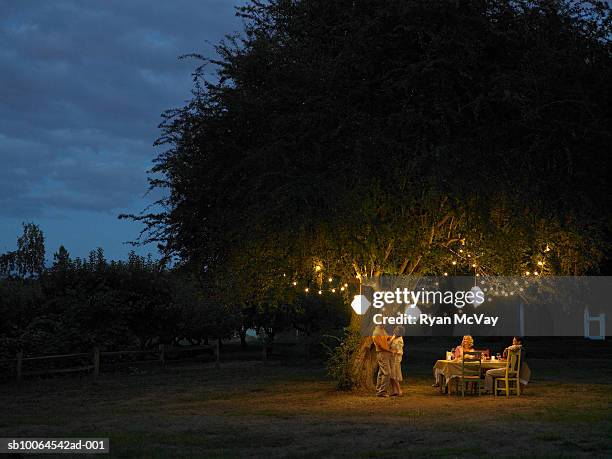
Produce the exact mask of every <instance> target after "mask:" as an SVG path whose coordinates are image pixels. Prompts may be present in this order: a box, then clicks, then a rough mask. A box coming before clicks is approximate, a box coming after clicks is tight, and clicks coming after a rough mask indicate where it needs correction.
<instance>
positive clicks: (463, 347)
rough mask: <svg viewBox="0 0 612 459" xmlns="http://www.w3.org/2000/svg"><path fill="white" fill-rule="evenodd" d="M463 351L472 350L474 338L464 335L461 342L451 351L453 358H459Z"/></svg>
mask: <svg viewBox="0 0 612 459" xmlns="http://www.w3.org/2000/svg"><path fill="white" fill-rule="evenodd" d="M464 352H474V338H472V337H471V336H470V335H466V336H464V337H463V339H462V340H461V344H460V345H459V346H457V347H456V348H455V350H454V351H453V359H455V360H457V359H461V357H462V356H463V353H464Z"/></svg>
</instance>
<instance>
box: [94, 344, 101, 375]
mask: <svg viewBox="0 0 612 459" xmlns="http://www.w3.org/2000/svg"><path fill="white" fill-rule="evenodd" d="M93 367H94V368H93V372H94V378H97V377H98V376H100V348H99V347H98V346H96V347H94V350H93Z"/></svg>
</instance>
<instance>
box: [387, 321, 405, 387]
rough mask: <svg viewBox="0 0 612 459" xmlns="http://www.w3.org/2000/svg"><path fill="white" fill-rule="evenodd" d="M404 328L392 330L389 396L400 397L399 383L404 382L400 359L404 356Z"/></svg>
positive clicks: (399, 327) (399, 326) (398, 327)
mask: <svg viewBox="0 0 612 459" xmlns="http://www.w3.org/2000/svg"><path fill="white" fill-rule="evenodd" d="M403 335H404V327H402V326H401V325H398V326H397V327H395V329H394V330H393V337H392V338H391V345H390V348H391V351H392V352H393V357H392V358H391V395H397V396H402V395H403V394H404V393H403V392H402V387H401V386H400V382H401V381H403V380H404V378H403V376H402V357H403V355H404V338H403Z"/></svg>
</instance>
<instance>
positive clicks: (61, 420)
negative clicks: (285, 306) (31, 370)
mask: <svg viewBox="0 0 612 459" xmlns="http://www.w3.org/2000/svg"><path fill="white" fill-rule="evenodd" d="M600 357H601V356H600ZM413 360H415V361H417V364H410V362H408V364H407V366H406V368H405V373H406V375H407V377H408V381H407V382H408V384H407V387H406V389H407V390H406V396H405V397H403V398H389V399H379V398H376V397H373V396H371V395H369V394H366V395H355V394H346V393H338V392H336V391H335V390H334V385H333V382H331V381H329V380H327V379H326V377H325V372H324V370H323V369H322V368H321V367H320V365H316V364H309V365H306V366H305V365H298V364H295V365H291V366H288V365H286V364H285V363H283V364H281V363H278V362H276V363H274V362H272V363H270V364H268V365H267V366H263V365H262V364H261V363H260V362H245V363H240V362H230V363H226V364H224V366H223V367H222V369H221V370H215V369H214V368H213V367H211V366H202V365H198V364H190V365H186V366H182V367H171V368H168V369H166V370H160V369H148V370H146V373H144V374H132V375H116V376H111V375H105V376H102V377H101V378H100V379H99V380H98V381H97V382H94V381H93V380H92V379H91V378H86V377H84V378H58V379H50V380H39V381H26V382H25V383H23V384H22V386H21V387H17V386H16V385H15V384H4V385H2V386H0V388H1V389H2V391H1V394H0V407H1V408H0V414H1V415H0V436H2V437H5V436H38V437H44V436H90V437H94V436H100V437H101V436H108V437H110V438H111V451H112V455H113V457H169V456H175V457H211V456H212V457H235V456H267V457H286V456H289V457H299V456H313V455H314V456H358V457H359V456H361V457H372V456H384V457H406V456H411V455H414V456H422V455H428V456H441V457H464V456H465V457H478V456H483V457H485V456H490V455H492V454H495V455H496V456H497V457H515V456H528V457H532V456H542V457H559V456H567V457H577V456H583V457H611V456H612V442H611V441H610V438H612V415H611V413H612V410H611V408H612V384H611V382H612V365H611V363H610V360H609V357H608V355H607V353H606V354H605V355H604V358H590V359H584V360H575V359H572V360H571V361H569V362H568V361H564V360H562V359H554V360H541V359H532V360H530V362H529V363H530V366H531V368H532V370H533V372H534V381H533V384H531V385H530V387H529V389H528V391H527V392H526V393H525V394H524V395H523V396H521V397H520V398H518V399H517V398H511V399H506V398H500V399H497V400H496V399H494V398H493V397H492V396H487V397H469V398H468V397H466V398H465V399H461V397H451V398H449V397H447V396H445V395H440V394H438V393H437V392H435V391H434V390H433V389H432V388H431V387H430V384H431V382H432V381H431V376H430V374H431V365H430V364H429V363H426V362H422V363H419V359H418V358H417V356H415V358H414V359H413ZM432 364H433V363H432ZM39 457H40V456H39Z"/></svg>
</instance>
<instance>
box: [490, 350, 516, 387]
mask: <svg viewBox="0 0 612 459" xmlns="http://www.w3.org/2000/svg"><path fill="white" fill-rule="evenodd" d="M520 372H521V350H520V349H519V350H516V351H508V360H507V361H506V372H505V374H504V376H502V377H501V378H495V380H494V384H493V388H494V389H493V393H494V394H495V396H496V397H497V393H498V392H500V391H501V392H502V393H505V394H506V397H509V396H510V393H511V392H512V391H514V392H515V393H516V395H521V383H520Z"/></svg>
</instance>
